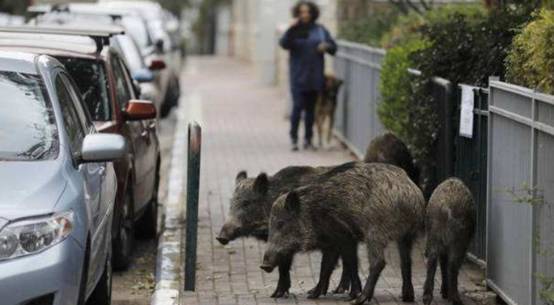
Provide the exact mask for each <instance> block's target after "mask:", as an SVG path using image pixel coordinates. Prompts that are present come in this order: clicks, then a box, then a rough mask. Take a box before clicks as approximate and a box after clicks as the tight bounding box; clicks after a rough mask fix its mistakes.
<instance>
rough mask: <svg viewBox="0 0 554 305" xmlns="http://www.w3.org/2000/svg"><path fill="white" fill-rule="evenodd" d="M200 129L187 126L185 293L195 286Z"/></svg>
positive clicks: (190, 124)
mask: <svg viewBox="0 0 554 305" xmlns="http://www.w3.org/2000/svg"><path fill="white" fill-rule="evenodd" d="M201 144H202V129H201V128H200V125H198V123H196V122H194V123H189V125H188V157H187V216H186V240H185V291H194V290H195V286H196V248H197V246H196V242H197V239H198V195H199V189H200V152H201Z"/></svg>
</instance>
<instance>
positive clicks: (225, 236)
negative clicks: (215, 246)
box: [215, 221, 239, 245]
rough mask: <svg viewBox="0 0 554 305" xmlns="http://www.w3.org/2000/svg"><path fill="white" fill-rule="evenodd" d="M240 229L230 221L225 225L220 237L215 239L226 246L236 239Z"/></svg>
mask: <svg viewBox="0 0 554 305" xmlns="http://www.w3.org/2000/svg"><path fill="white" fill-rule="evenodd" d="M238 229H239V228H238V226H237V225H236V224H234V223H233V222H230V221H228V222H226V223H225V224H224V225H223V227H222V228H221V231H220V232H219V235H217V237H216V238H215V239H217V241H218V242H220V243H221V244H222V245H226V244H228V243H229V242H230V241H231V240H233V239H235V236H236V235H237V231H238Z"/></svg>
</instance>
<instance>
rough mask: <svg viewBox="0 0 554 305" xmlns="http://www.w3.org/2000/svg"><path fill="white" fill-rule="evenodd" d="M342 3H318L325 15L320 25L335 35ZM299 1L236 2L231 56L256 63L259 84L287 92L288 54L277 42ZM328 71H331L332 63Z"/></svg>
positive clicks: (325, 1) (322, 16)
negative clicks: (337, 15)
mask: <svg viewBox="0 0 554 305" xmlns="http://www.w3.org/2000/svg"><path fill="white" fill-rule="evenodd" d="M338 1H339V0H319V1H316V2H317V3H318V4H319V5H320V7H321V11H322V15H321V19H320V23H322V24H324V25H325V26H326V27H327V28H328V29H329V30H330V31H331V33H333V34H334V33H336V28H337V22H336V9H337V2H338ZM295 3H296V0H233V2H232V26H231V28H232V31H231V35H230V36H231V37H232V38H231V40H232V42H231V46H232V47H231V53H232V54H234V56H236V57H238V58H240V59H242V60H245V61H247V62H250V63H253V64H254V66H255V67H256V70H257V72H258V75H259V76H260V78H259V79H260V82H262V83H264V84H268V85H278V86H280V87H283V89H284V90H285V89H286V87H287V84H288V77H287V75H288V68H287V57H288V54H287V53H286V52H285V51H283V50H281V49H280V47H279V45H278V40H279V38H280V36H281V35H282V34H283V32H284V31H285V30H286V29H287V28H288V25H289V23H290V21H291V19H292V18H291V14H290V10H291V7H292V6H293V5H294V4H295ZM327 66H328V67H332V64H331V63H329V64H328V65H327Z"/></svg>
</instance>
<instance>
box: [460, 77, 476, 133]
mask: <svg viewBox="0 0 554 305" xmlns="http://www.w3.org/2000/svg"><path fill="white" fill-rule="evenodd" d="M461 88H462V103H461V104H462V107H460V136H462V137H466V138H473V109H474V107H475V95H474V93H473V87H472V86H467V85H461Z"/></svg>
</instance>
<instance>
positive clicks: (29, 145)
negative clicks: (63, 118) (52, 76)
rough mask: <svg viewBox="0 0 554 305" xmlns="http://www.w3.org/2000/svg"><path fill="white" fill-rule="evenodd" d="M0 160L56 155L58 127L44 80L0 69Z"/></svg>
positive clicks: (39, 158) (29, 159)
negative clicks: (0, 95) (0, 98)
mask: <svg viewBox="0 0 554 305" xmlns="http://www.w3.org/2000/svg"><path fill="white" fill-rule="evenodd" d="M0 93H1V94H2V100H1V101H0V105H1V106H2V111H0V161H32V160H47V159H53V158H55V157H56V156H57V153H58V149H59V142H58V128H57V126H56V121H55V118H54V111H53V109H52V105H51V104H50V101H49V100H48V98H47V96H48V95H47V94H46V89H45V87H44V84H43V83H42V80H41V79H40V78H39V77H38V76H36V75H30V74H25V73H17V72H10V71H0Z"/></svg>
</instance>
